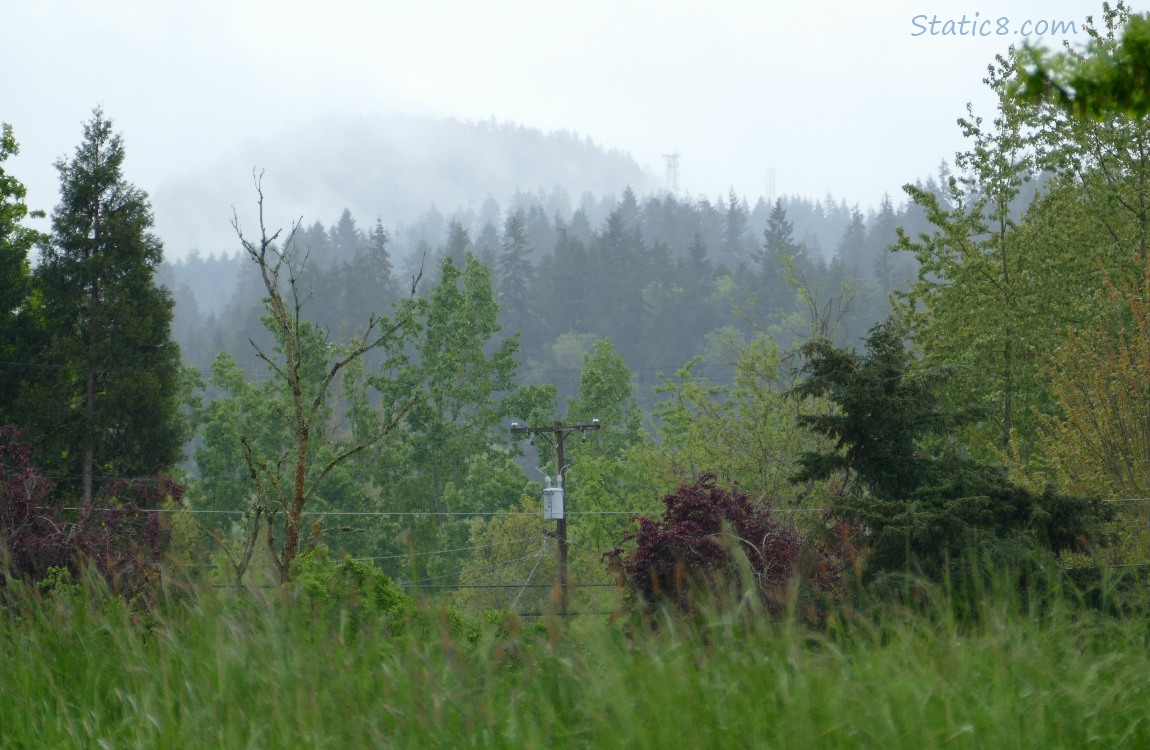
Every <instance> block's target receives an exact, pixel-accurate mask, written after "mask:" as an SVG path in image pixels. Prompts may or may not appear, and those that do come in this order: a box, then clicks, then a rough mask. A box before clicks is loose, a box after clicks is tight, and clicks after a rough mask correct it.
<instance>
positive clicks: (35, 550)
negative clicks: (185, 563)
mask: <svg viewBox="0 0 1150 750" xmlns="http://www.w3.org/2000/svg"><path fill="white" fill-rule="evenodd" d="M34 454H35V448H34V446H32V445H31V444H29V443H26V442H24V441H23V440H21V439H20V431H19V430H18V429H17V428H16V427H14V426H12V425H5V426H3V427H0V545H2V546H3V551H4V552H5V553H6V554H7V574H8V575H11V576H15V577H17V578H22V579H26V580H39V579H41V578H44V577H45V576H46V575H48V573H49V571H50V570H51V569H53V568H66V569H68V570H70V571H71V572H73V573H79V571H80V568H81V567H83V566H84V565H85V564H91V565H93V566H95V568H96V569H97V570H99V571H100V572H101V574H102V575H103V576H104V577H105V578H106V579H107V581H108V583H109V585H110V586H111V587H112V588H113V590H115V591H116V592H117V593H119V594H121V595H122V596H124V597H125V598H126V599H131V598H133V597H136V596H139V595H141V594H145V593H148V592H149V590H150V588H151V585H152V584H153V583H154V582H155V581H156V580H157V579H158V578H159V571H160V562H161V559H162V557H163V554H164V551H165V550H166V549H167V547H168V543H169V541H170V534H169V531H168V529H167V526H166V525H165V524H164V523H163V521H162V519H161V517H160V514H158V513H154V512H149V511H151V510H154V509H156V508H159V507H161V506H164V505H168V504H176V505H178V504H180V503H181V502H182V499H183V492H184V490H183V487H182V486H180V485H179V484H177V483H176V482H173V481H171V480H170V479H164V478H161V479H159V480H157V481H149V480H142V479H141V480H132V481H118V482H114V483H112V484H110V485H107V486H105V487H104V488H103V489H102V490H101V491H100V492H99V493H98V494H97V496H96V499H95V500H94V501H93V502H92V503H91V504H88V505H84V506H83V507H81V508H80V509H79V510H78V511H75V512H71V513H70V512H68V511H66V510H64V508H63V506H62V505H61V504H60V502H59V501H58V500H56V499H54V498H53V497H52V482H51V481H49V480H48V479H46V478H45V477H44V476H43V475H41V474H40V473H39V472H38V471H37V470H36V469H35V467H34V466H33V464H32V458H33V456H34Z"/></svg>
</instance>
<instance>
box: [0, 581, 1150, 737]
mask: <svg viewBox="0 0 1150 750" xmlns="http://www.w3.org/2000/svg"><path fill="white" fill-rule="evenodd" d="M927 599H928V603H927V604H924V605H922V606H920V607H917V608H916V609H915V611H911V610H910V609H907V608H905V607H887V608H885V609H884V610H883V613H882V614H880V615H876V614H874V613H873V612H872V613H870V614H868V615H866V616H863V615H851V614H845V613H844V614H839V615H837V616H835V617H832V618H830V620H828V622H827V623H826V624H825V625H824V626H821V627H819V628H817V629H813V628H811V627H809V626H804V625H799V624H794V623H788V622H784V623H771V622H767V621H765V620H764V619H763V618H761V617H759V616H757V615H756V614H755V613H754V612H752V611H749V610H738V611H735V610H737V608H732V612H733V613H728V614H727V615H724V616H718V615H716V616H713V617H711V618H706V619H702V620H700V621H696V622H694V623H690V624H687V623H684V622H683V621H681V620H680V621H677V620H672V619H664V620H663V621H662V624H661V626H660V627H659V628H658V630H657V631H656V632H651V631H649V630H647V629H646V628H644V627H643V626H641V625H638V624H636V623H633V622H629V621H625V620H620V621H616V622H613V623H611V622H608V621H607V618H602V617H583V618H569V619H568V620H566V621H563V622H559V621H558V620H555V619H551V620H548V619H542V620H541V621H538V622H536V621H533V620H523V621H516V620H514V619H506V618H502V617H489V618H475V621H464V620H460V618H458V617H454V616H450V615H448V614H446V613H443V612H439V611H435V610H434V609H431V608H426V609H423V610H420V612H419V614H418V616H417V617H415V618H414V619H413V620H412V621H410V622H408V623H406V625H405V626H404V627H403V628H402V630H401V632H400V634H399V635H396V634H395V631H396V629H397V628H396V627H395V624H394V623H393V624H391V625H388V624H386V623H372V622H367V623H363V622H360V623H355V622H354V621H349V620H348V616H347V615H344V616H340V615H339V614H338V613H336V614H335V615H334V616H324V615H316V614H315V613H314V612H309V611H307V608H305V607H300V606H298V605H293V604H292V602H290V601H287V600H286V599H285V598H284V597H282V596H280V595H279V594H275V595H273V596H272V597H271V598H270V599H268V600H266V601H261V600H258V599H257V598H255V597H252V598H247V599H243V600H239V601H237V600H236V599H235V597H234V595H232V594H231V593H230V592H218V591H208V592H206V593H191V592H183V593H180V594H178V595H172V596H170V597H169V598H168V600H166V601H165V602H164V603H163V605H162V606H160V607H158V608H157V609H156V611H155V612H154V614H152V615H149V616H146V617H143V618H141V616H139V615H135V616H133V615H132V614H131V613H130V612H128V611H127V609H126V608H125V607H123V606H117V605H115V604H114V602H115V601H116V600H115V599H114V598H110V597H105V596H101V595H99V594H96V595H93V594H90V593H68V592H64V593H52V594H49V595H45V596H43V597H41V596H38V595H28V596H27V597H25V599H24V600H23V601H22V602H18V603H17V604H16V605H15V606H14V607H12V608H10V609H9V610H8V611H7V612H5V613H3V614H0V695H2V696H3V699H2V700H0V747H3V748H153V747H154V748H183V747H187V748H229V749H230V750H234V749H237V748H329V747H330V748H361V747H362V748H367V747H411V748H427V747H444V748H446V747H451V748H456V747H506V748H536V747H538V748H552V747H588V748H611V747H625V748H680V747H682V748H687V747H690V748H708V747H715V748H740V747H747V748H751V747H753V748H808V747H809V748H876V749H878V748H883V749H886V748H916V749H921V748H933V747H945V748H1002V749H1006V748H1087V747H1099V748H1119V747H1131V748H1146V747H1150V687H1148V684H1147V682H1148V680H1147V676H1148V675H1150V651H1148V648H1147V647H1148V645H1150V638H1148V629H1147V623H1146V621H1145V620H1144V619H1143V618H1140V617H1130V618H1125V619H1121V620H1119V619H1115V618H1112V617H1109V616H1105V615H1101V614H1097V613H1096V612H1093V611H1084V610H1083V609H1082V608H1080V607H1077V608H1076V607H1071V606H1069V605H1066V604H1064V603H1059V602H1055V603H1053V604H1050V603H1046V604H1044V605H1043V607H1042V608H1041V612H1039V611H1038V610H1037V609H1035V608H1032V607H1029V606H1027V605H1026V604H1025V602H1024V601H1023V599H1022V597H1020V596H1019V595H1017V594H1012V593H1010V592H1007V593H1006V594H1002V595H990V594H988V595H986V596H985V597H984V598H983V599H982V601H981V603H980V604H979V605H977V611H976V613H975V614H974V615H973V616H970V617H966V618H964V621H963V622H962V623H960V622H958V621H957V620H956V619H955V618H954V617H953V616H952V615H951V614H950V613H951V612H952V611H953V609H954V608H953V607H952V606H950V603H949V602H948V600H947V599H946V597H945V596H943V595H935V596H930V595H929V594H928V595H927ZM110 602H111V603H110Z"/></svg>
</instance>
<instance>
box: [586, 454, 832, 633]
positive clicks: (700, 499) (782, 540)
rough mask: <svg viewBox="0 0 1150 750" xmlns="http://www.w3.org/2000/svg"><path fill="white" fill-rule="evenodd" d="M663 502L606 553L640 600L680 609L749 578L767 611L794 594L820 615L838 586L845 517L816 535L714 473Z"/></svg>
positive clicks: (716, 602)
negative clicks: (720, 481) (655, 513)
mask: <svg viewBox="0 0 1150 750" xmlns="http://www.w3.org/2000/svg"><path fill="white" fill-rule="evenodd" d="M663 503H664V505H666V510H664V511H663V515H662V516H661V517H659V518H657V519H652V518H638V519H636V521H637V523H638V529H637V530H636V531H633V532H631V533H629V534H628V535H627V536H626V537H624V538H623V540H622V545H621V546H620V547H618V548H616V549H614V550H612V551H610V552H608V553H606V554H605V555H604V558H605V559H606V561H607V563H608V564H609V565H610V566H611V567H612V569H614V570H615V571H616V573H617V575H619V576H621V578H622V582H623V584H624V585H625V586H626V587H627V588H628V589H629V590H630V591H631V592H633V594H634V595H635V598H636V599H637V600H639V601H642V602H643V603H645V604H648V605H658V604H667V603H669V604H672V605H674V606H675V607H676V608H678V609H679V610H681V611H685V612H693V611H696V610H697V609H698V608H699V606H700V605H711V606H722V604H723V602H724V600H725V598H726V597H728V595H729V594H730V593H731V592H732V590H734V589H741V590H745V589H746V588H747V587H748V585H750V584H751V583H752V581H751V580H748V578H750V579H753V585H754V586H755V588H757V590H758V593H759V596H760V598H761V601H762V603H763V605H764V609H765V610H766V611H768V612H769V613H770V614H772V615H779V614H781V613H782V612H784V611H785V609H786V607H787V602H788V601H789V600H790V598H791V595H792V594H797V595H798V597H799V599H798V600H797V603H798V604H799V605H800V609H801V612H802V614H803V615H804V616H807V617H812V618H817V617H818V616H819V613H820V612H821V610H822V604H824V603H825V602H826V600H827V599H828V598H833V597H834V596H837V595H838V594H840V593H841V592H842V590H843V584H844V572H845V571H846V570H847V568H848V567H849V562H848V560H850V559H851V556H852V555H851V553H852V550H853V546H852V545H851V535H850V534H849V533H848V530H847V529H846V528H845V527H842V524H834V525H833V526H832V527H830V528H823V529H822V531H823V532H826V533H823V534H820V535H819V538H818V539H815V538H813V537H808V536H805V535H803V534H801V533H799V532H798V531H797V530H796V529H795V528H793V527H792V526H788V525H785V524H783V523H782V522H781V521H779V519H778V517H777V516H776V515H775V514H774V513H773V512H772V510H771V508H770V507H769V506H768V505H765V504H760V503H756V502H754V501H752V500H751V498H750V497H749V496H748V495H747V494H746V493H745V492H742V491H741V490H739V489H738V488H737V487H736V488H734V489H730V490H728V489H724V488H723V487H720V486H718V484H716V481H715V476H714V475H712V474H703V475H701V476H700V477H699V478H698V479H697V480H696V481H695V482H693V483H685V484H683V485H681V486H680V487H679V488H678V489H677V490H675V491H674V492H672V493H670V494H668V495H666V496H665V497H664V498H663ZM824 521H825V522H829V518H828V517H827V516H825V515H824ZM740 558H743V559H740ZM744 559H745V561H744ZM796 586H797V587H798V589H797V590H796V589H795V587H796Z"/></svg>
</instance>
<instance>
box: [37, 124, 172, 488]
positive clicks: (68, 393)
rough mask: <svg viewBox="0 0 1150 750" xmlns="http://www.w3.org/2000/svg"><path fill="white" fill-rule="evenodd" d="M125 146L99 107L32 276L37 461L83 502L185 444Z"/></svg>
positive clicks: (147, 211)
mask: <svg viewBox="0 0 1150 750" xmlns="http://www.w3.org/2000/svg"><path fill="white" fill-rule="evenodd" d="M123 162H124V145H123V142H122V140H121V138H120V136H119V135H118V134H115V133H113V132H112V122H111V121H110V120H108V119H107V118H106V117H105V116H104V113H103V112H102V111H101V110H100V109H96V110H95V111H94V112H93V115H92V119H91V121H89V122H88V123H87V124H85V125H84V141H83V143H81V144H80V145H79V146H78V147H77V148H76V152H75V155H74V156H73V157H72V159H70V160H64V159H61V160H60V161H58V162H57V163H56V165H55V166H56V169H57V170H58V171H59V173H60V203H59V205H58V206H57V207H56V209H55V211H54V212H53V214H52V234H51V238H50V240H49V241H48V242H47V243H45V244H44V245H43V250H42V262H41V263H40V265H39V267H38V268H37V269H36V272H35V283H36V286H37V291H38V293H39V295H40V298H41V300H42V304H43V313H44V325H45V343H46V347H45V349H44V351H43V353H42V354H41V360H42V362H43V364H44V365H45V368H44V373H45V376H44V378H43V380H42V381H41V382H40V383H39V384H38V386H37V387H36V388H35V389H33V396H32V397H33V399H35V402H36V411H37V414H38V415H39V419H38V423H37V424H36V425H35V431H36V433H38V434H37V437H38V439H39V442H40V443H41V445H42V448H43V453H42V454H41V456H42V459H43V460H44V461H45V462H47V463H48V464H50V465H51V468H52V470H53V471H54V472H55V473H57V474H59V475H60V476H61V477H62V478H63V479H64V481H62V482H60V483H61V484H62V485H63V486H65V487H68V486H74V485H75V480H76V479H79V483H80V488H81V491H82V494H83V499H84V501H85V502H90V501H91V498H92V496H93V483H94V482H95V481H96V480H97V478H98V477H138V476H145V475H151V474H155V473H157V472H159V471H160V470H162V469H164V468H165V467H168V466H171V465H172V464H173V463H175V462H176V460H178V458H179V456H180V447H181V445H182V443H183V440H184V429H183V423H182V420H181V417H180V413H179V408H178V385H179V374H180V351H179V348H178V346H177V345H176V344H175V343H174V342H173V341H172V339H171V336H170V333H171V324H172V308H173V302H172V297H171V295H170V294H169V292H168V291H167V290H166V289H164V288H161V287H159V286H157V284H156V282H155V274H156V270H157V268H158V267H159V265H160V261H161V260H162V256H163V246H162V244H161V243H160V240H159V238H157V237H156V236H155V235H154V234H152V232H151V231H150V230H151V228H152V223H153V221H152V211H151V207H150V205H149V203H148V198H147V195H146V194H145V193H144V192H143V191H142V190H140V189H139V188H137V187H135V186H134V185H132V184H131V183H129V182H128V181H127V180H125V179H124V176H123V172H122V167H123Z"/></svg>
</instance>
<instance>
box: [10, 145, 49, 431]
mask: <svg viewBox="0 0 1150 750" xmlns="http://www.w3.org/2000/svg"><path fill="white" fill-rule="evenodd" d="M18 153H20V149H19V145H18V144H17V143H16V138H15V136H14V135H13V133H12V126H11V125H9V124H7V123H0V393H2V394H4V395H3V396H0V424H3V423H5V422H9V421H13V420H14V419H15V418H17V416H18V414H17V411H18V408H19V404H18V403H17V400H16V395H17V394H18V393H20V392H21V391H23V390H24V389H25V387H26V386H25V385H24V381H26V380H28V375H29V373H28V372H27V371H26V370H24V369H23V366H22V365H21V364H20V363H24V362H27V361H28V360H29V359H30V358H31V353H30V351H29V349H30V345H31V336H32V333H33V331H34V329H35V327H36V315H35V311H34V310H33V309H32V304H31V302H32V300H31V295H32V271H31V266H30V265H29V256H30V253H31V251H32V248H33V247H35V246H36V244H37V243H41V242H44V241H45V240H46V239H47V238H46V237H44V236H43V235H41V234H40V233H39V232H37V231H36V230H34V229H31V228H30V227H26V226H24V221H25V220H26V219H28V218H39V217H41V216H43V213H42V212H39V211H31V212H29V210H28V206H27V205H26V204H25V203H24V196H25V195H26V193H27V191H26V190H25V188H24V186H23V185H22V184H21V183H20V181H19V180H17V179H16V178H15V177H13V176H12V175H10V174H8V173H7V172H6V171H5V169H4V162H5V161H7V160H8V159H9V158H10V157H12V156H15V155H16V154H18ZM19 416H23V415H19Z"/></svg>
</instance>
